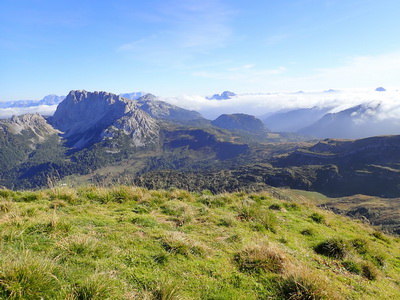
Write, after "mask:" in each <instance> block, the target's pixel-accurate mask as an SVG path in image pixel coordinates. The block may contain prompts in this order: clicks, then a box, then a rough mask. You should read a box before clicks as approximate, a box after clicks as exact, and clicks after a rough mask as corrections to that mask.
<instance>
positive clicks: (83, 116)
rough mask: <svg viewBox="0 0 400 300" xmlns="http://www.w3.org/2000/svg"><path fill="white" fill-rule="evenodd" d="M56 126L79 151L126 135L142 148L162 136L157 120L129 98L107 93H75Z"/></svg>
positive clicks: (63, 104) (60, 110)
mask: <svg viewBox="0 0 400 300" xmlns="http://www.w3.org/2000/svg"><path fill="white" fill-rule="evenodd" d="M51 123H52V125H53V126H54V127H55V128H57V129H59V130H60V131H62V132H63V133H64V134H63V136H64V137H65V138H66V139H67V140H69V142H70V145H71V146H72V147H75V148H83V147H86V146H89V145H91V144H93V143H96V142H99V141H100V140H102V139H110V138H113V137H115V136H116V135H118V134H119V133H120V132H123V133H124V134H125V135H127V136H129V137H130V138H131V144H132V146H136V147H141V146H145V145H147V144H148V143H149V142H155V141H157V140H158V137H159V127H158V125H157V123H156V121H155V120H154V119H153V118H151V117H150V116H149V115H148V114H147V113H145V112H144V111H143V110H141V109H140V108H139V107H138V105H137V104H136V103H135V102H133V101H130V100H128V99H125V98H122V97H121V96H117V95H114V94H111V93H106V92H93V93H92V92H87V91H71V92H70V93H69V94H68V96H67V98H66V99H65V100H64V101H63V102H61V103H60V104H59V106H58V107H57V110H56V112H55V113H54V116H53V118H52V119H51Z"/></svg>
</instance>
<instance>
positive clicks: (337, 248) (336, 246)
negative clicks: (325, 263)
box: [314, 238, 348, 259]
mask: <svg viewBox="0 0 400 300" xmlns="http://www.w3.org/2000/svg"><path fill="white" fill-rule="evenodd" d="M314 250H315V252H317V253H318V254H322V255H325V256H328V257H332V258H337V259H343V258H345V257H346V255H347V254H348V245H347V243H346V242H345V241H344V240H343V239H340V238H333V239H329V240H326V241H323V242H321V243H320V244H318V245H317V246H316V247H314Z"/></svg>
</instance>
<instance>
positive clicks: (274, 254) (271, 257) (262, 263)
mask: <svg viewBox="0 0 400 300" xmlns="http://www.w3.org/2000/svg"><path fill="white" fill-rule="evenodd" d="M234 260H235V262H236V264H237V265H238V267H239V270H240V271H242V272H250V273H261V272H265V271H268V272H273V273H281V272H282V271H283V269H284V265H285V262H286V256H285V255H284V253H283V251H282V250H280V249H278V248H276V247H271V246H269V245H254V246H250V247H247V248H246V249H244V250H242V251H241V252H239V253H237V254H236V255H235V257H234Z"/></svg>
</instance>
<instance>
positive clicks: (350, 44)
mask: <svg viewBox="0 0 400 300" xmlns="http://www.w3.org/2000/svg"><path fill="white" fill-rule="evenodd" d="M399 12H400V1H398V0H362V1H361V0H282V1H276V0H263V1H258V0H255V1H252V0H249V1H239V0H230V1H228V0H181V1H178V0H163V1H161V0H158V1H157V0H147V1H133V0H131V1H128V0H114V1H104V0H96V1H92V0H79V1H76V0H68V1H67V0H64V1H62V0H60V1H54V0H51V1H50V0H12V1H2V3H1V10H0V101H5V100H18V99H40V98H42V97H43V96H45V95H47V94H50V93H54V94H58V95H65V94H67V93H68V91H69V90H72V89H86V90H89V91H94V90H105V91H109V92H113V93H122V92H131V91H140V90H143V91H148V92H152V93H154V94H156V95H161V96H173V95H179V94H193V95H197V94H198V95H210V94H213V93H216V92H222V91H223V90H232V91H234V92H237V93H244V92H276V91H297V90H323V89H329V88H335V89H340V88H359V87H377V86H385V87H398V86H400V79H399V78H400V38H399V37H398V31H399V29H400V18H399Z"/></svg>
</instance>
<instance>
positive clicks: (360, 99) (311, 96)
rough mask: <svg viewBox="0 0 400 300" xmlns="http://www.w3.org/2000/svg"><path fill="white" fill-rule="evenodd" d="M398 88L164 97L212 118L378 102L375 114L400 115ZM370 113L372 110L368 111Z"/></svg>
mask: <svg viewBox="0 0 400 300" xmlns="http://www.w3.org/2000/svg"><path fill="white" fill-rule="evenodd" d="M399 99H400V92H399V91H397V90H388V91H386V92H376V91H374V89H358V90H355V89H353V90H341V91H337V92H330V93H329V92H323V91H318V92H305V93H270V94H266V93H265V94H261V93H260V94H240V95H238V96H237V97H233V98H232V99H228V100H208V99H207V98H205V97H202V96H198V95H182V96H179V97H170V98H164V99H163V100H165V101H167V102H169V103H172V104H175V105H178V106H181V107H183V108H187V109H194V110H197V111H199V112H200V113H202V114H203V115H204V116H205V117H206V118H209V119H214V118H216V117H217V116H219V115H220V114H223V113H248V114H252V115H256V116H260V115H263V114H267V113H273V112H276V111H280V110H291V109H298V108H311V107H314V106H319V107H324V108H331V112H338V111H342V110H344V109H347V108H350V107H353V106H356V105H359V104H369V105H370V106H373V107H374V106H377V105H378V104H379V107H378V109H377V110H376V112H374V113H376V115H375V116H374V118H376V119H377V120H378V119H387V118H399V119H400V101H399ZM371 113H372V112H371Z"/></svg>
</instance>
